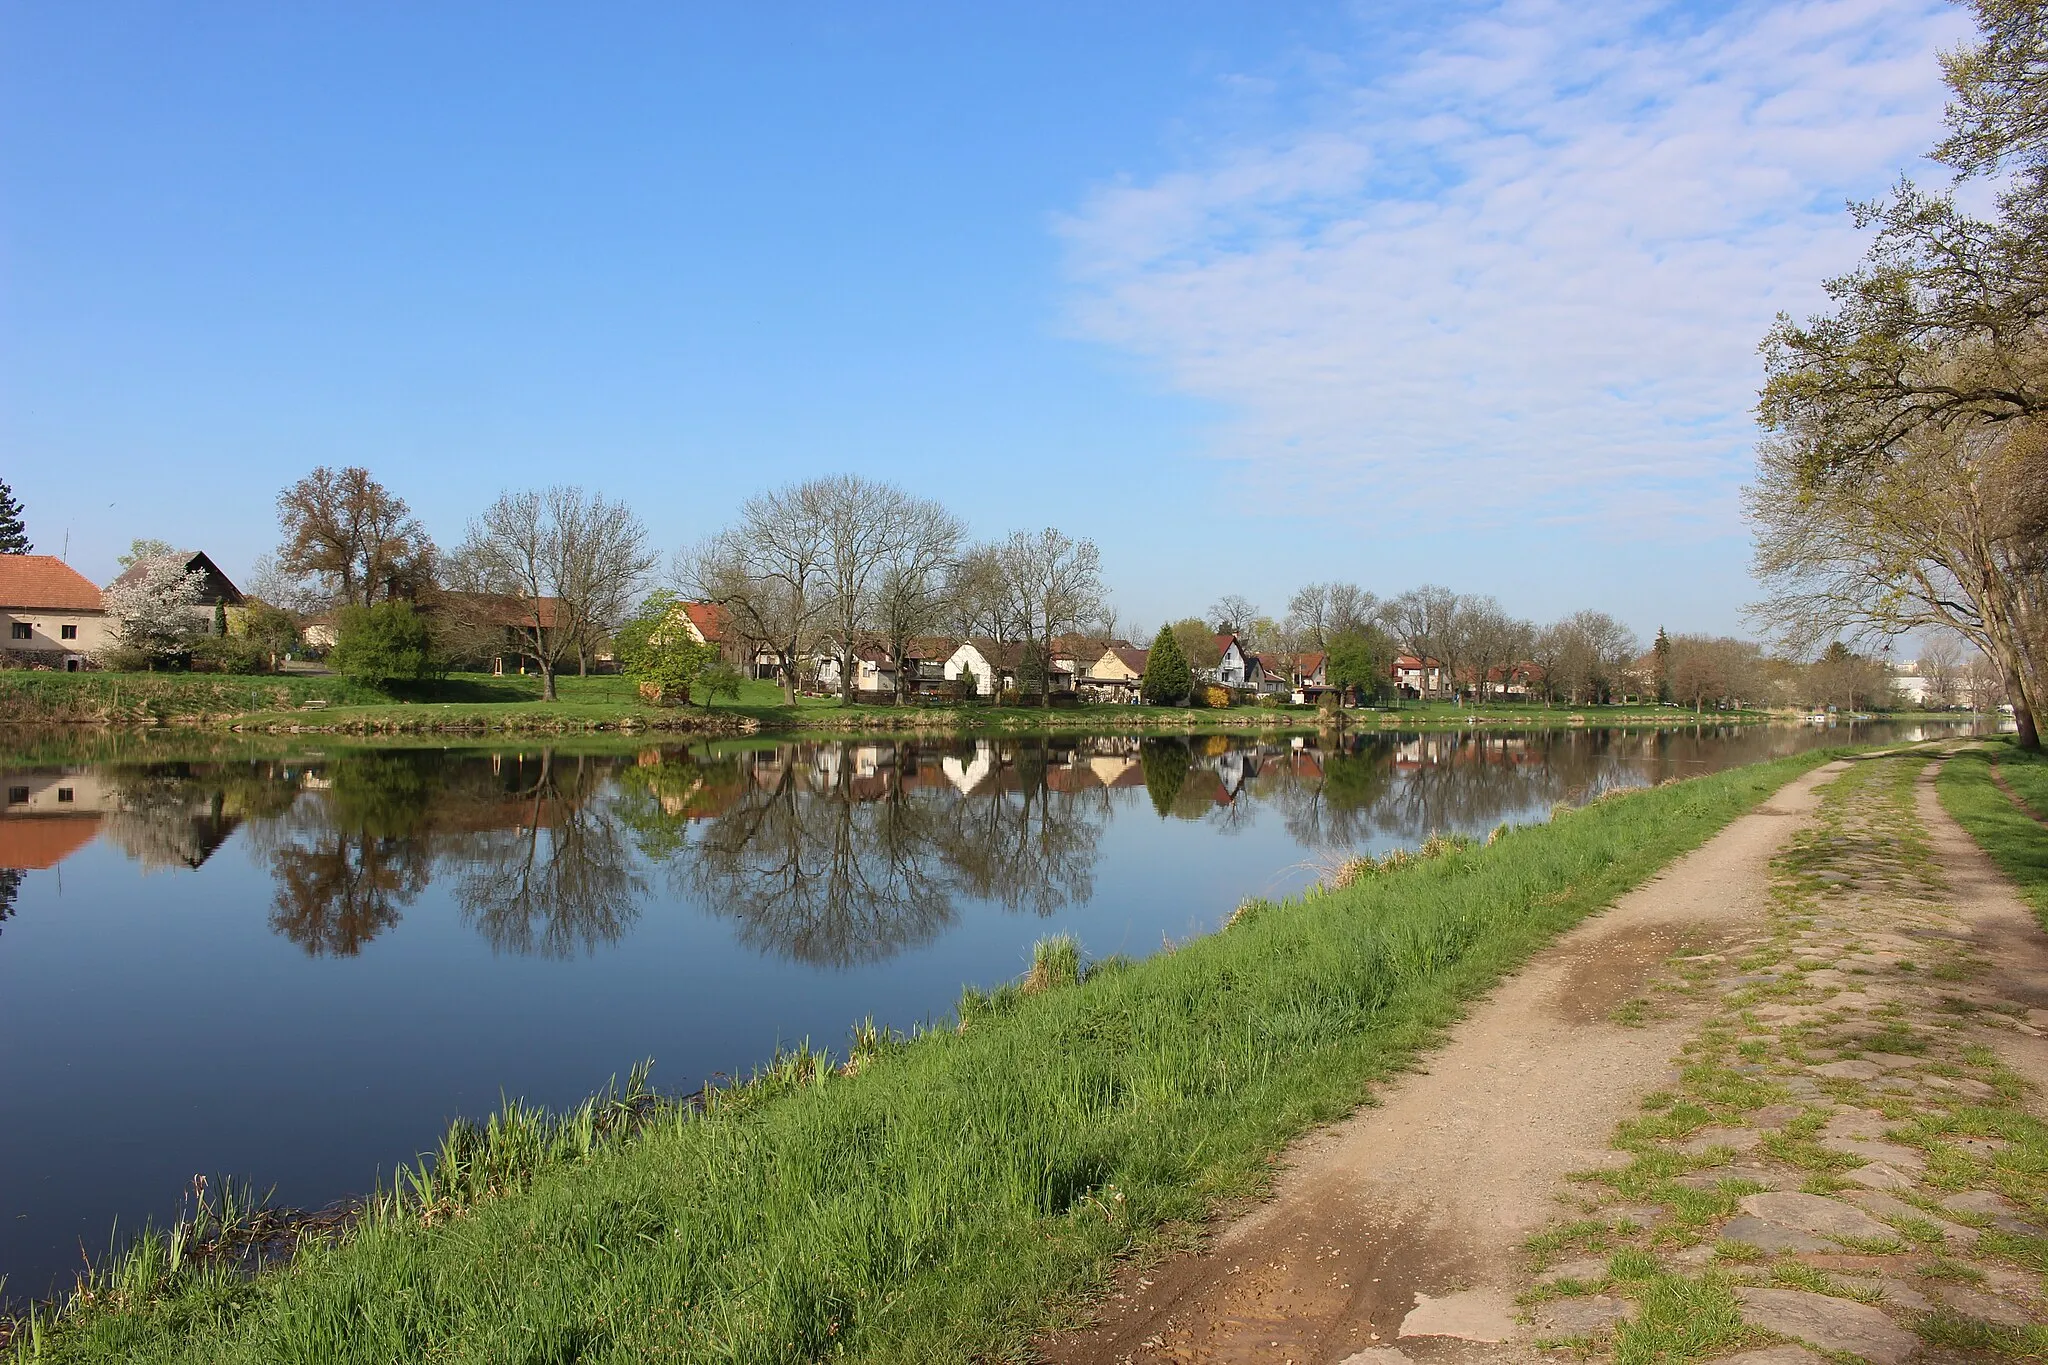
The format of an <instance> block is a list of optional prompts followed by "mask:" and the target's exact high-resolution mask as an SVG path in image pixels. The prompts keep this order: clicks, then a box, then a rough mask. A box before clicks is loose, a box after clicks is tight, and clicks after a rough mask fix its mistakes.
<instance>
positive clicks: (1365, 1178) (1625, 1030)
mask: <svg viewBox="0 0 2048 1365" xmlns="http://www.w3.org/2000/svg"><path fill="white" fill-rule="evenodd" d="M1844 768H1845V765H1843V764H1840V763H1837V764H1833V765H1830V766H1829V767H1826V768H1822V769H1820V770H1818V771H1816V772H1815V773H1812V774H1809V775H1807V776H1806V777H1804V778H1802V779H1799V780H1798V781H1795V782H1793V783H1792V784H1790V785H1789V786H1788V787H1786V788H1785V789H1784V790H1783V791H1781V792H1779V793H1778V794H1777V796H1776V797H1775V798H1773V800H1772V801H1771V802H1770V803H1769V804H1767V805H1765V806H1763V807H1760V808H1759V809H1757V810H1756V811H1754V812H1752V813H1750V814H1748V815H1746V816H1744V817H1742V818H1741V819H1739V820H1737V821H1736V822H1735V823H1734V824H1732V825H1730V826H1729V827H1728V828H1727V829H1726V830H1724V831H1722V833H1721V834H1719V835H1718V836H1716V837H1715V838H1714V839H1713V840H1712V841H1711V842H1709V843H1708V844H1707V845H1705V846H1704V847H1702V848H1701V849H1699V850H1697V851H1696V852H1694V853H1692V854H1690V855H1689V856H1687V857H1685V858H1684V859H1681V860H1680V861H1679V862H1677V863H1675V864H1673V865H1672V866H1671V867H1670V868H1668V869H1667V870H1666V871H1665V873H1664V874H1662V875H1661V876H1660V877H1658V878H1657V879H1656V880H1654V881H1652V882H1650V883H1648V884H1647V885H1645V886H1643V887H1640V888H1638V889H1637V890H1636V891H1634V892H1632V893H1630V894H1629V895H1627V896H1625V897H1623V898H1622V899H1621V900H1620V901H1619V902H1617V903H1616V905H1615V906H1614V907H1613V908H1612V909H1610V910H1609V911H1607V912H1606V913H1604V914H1602V915H1600V916H1599V917H1597V918H1596V919H1593V920H1590V921H1588V922H1587V923H1585V924H1583V925H1581V926H1580V927H1579V928H1578V929H1576V930H1574V931H1573V932H1572V933H1570V934H1569V935H1567V936H1566V937H1565V938H1563V939H1562V940H1560V941H1559V942H1558V943H1557V944H1556V945H1554V946H1553V947H1552V948H1551V949H1549V950H1547V951H1546V952H1544V953H1542V954H1541V955H1539V956H1538V957H1537V958H1536V959H1535V960H1534V961H1533V962H1532V963H1531V964H1530V965H1529V966H1528V967H1527V968H1526V969H1525V970H1523V971H1522V972H1521V973H1519V974H1518V975H1517V976H1515V977H1514V978H1513V979H1512V980H1510V981H1508V982H1506V983H1504V984H1503V985H1502V986H1501V987H1500V988H1499V989H1498V990H1497V991H1495V992H1494V993H1493V994H1492V995H1491V996H1490V997H1488V998H1487V999H1486V1000H1485V1001H1484V1002H1482V1003H1481V1004H1480V1005H1478V1006H1477V1007H1475V1008H1474V1010H1473V1012H1472V1014H1471V1015H1470V1016H1469V1017H1468V1018H1467V1019H1466V1020H1465V1021H1464V1022H1463V1023H1462V1024H1461V1025H1459V1026H1458V1028H1457V1029H1456V1030H1455V1031H1454V1033H1453V1035H1452V1037H1451V1039H1450V1040H1449V1042H1448V1043H1447V1045H1446V1046H1445V1047H1444V1048H1443V1049H1442V1050H1440V1051H1439V1052H1437V1053H1435V1054H1434V1055H1433V1056H1432V1057H1431V1058H1430V1059H1429V1062H1428V1070H1427V1071H1426V1072H1422V1073H1418V1074H1416V1075H1413V1076H1410V1077H1408V1078H1406V1079H1405V1080H1403V1081H1401V1082H1400V1083H1398V1084H1396V1085H1394V1086H1392V1087H1390V1088H1389V1089H1388V1090H1387V1091H1386V1092H1385V1093H1384V1094H1383V1095H1382V1096H1381V1097H1380V1101H1379V1103H1378V1104H1377V1105H1376V1106H1374V1107H1372V1108H1368V1109H1364V1110H1361V1111H1360V1112H1359V1113H1358V1114H1356V1115H1354V1116H1353V1117H1352V1118H1351V1119H1349V1120H1347V1121H1346V1122H1344V1123H1342V1124H1339V1125H1337V1126H1335V1127H1334V1128H1331V1129H1329V1130H1326V1131H1325V1132H1323V1133H1320V1134H1318V1135H1316V1136H1314V1137H1313V1138H1310V1139H1308V1140H1305V1141H1304V1142H1302V1143H1301V1144H1299V1145H1298V1146H1297V1147H1296V1148H1295V1149H1294V1150H1293V1151H1292V1152H1291V1153H1290V1155H1289V1162H1288V1166H1287V1169H1286V1172H1285V1174H1284V1175H1283V1176H1282V1178H1281V1180H1280V1182H1279V1186H1278V1189H1277V1191H1276V1193H1275V1196H1274V1197H1273V1198H1272V1199H1271V1200H1270V1201H1268V1202H1267V1203H1265V1204H1263V1205H1261V1206H1260V1207H1259V1208H1258V1209H1256V1210H1255V1211H1253V1212H1252V1213H1250V1214H1249V1215H1247V1216H1246V1217H1244V1218H1242V1219H1241V1220H1239V1221H1237V1222H1235V1223H1233V1224H1231V1225H1230V1226H1228V1227H1226V1228H1224V1229H1223V1230H1222V1231H1221V1232H1220V1233H1219V1234H1218V1235H1217V1236H1216V1237H1215V1239H1214V1240H1213V1242H1212V1244H1211V1245H1210V1247H1209V1248H1208V1249H1207V1250H1205V1251H1203V1252H1201V1253H1199V1254H1193V1255H1188V1256H1184V1257H1180V1258H1178V1259H1175V1260H1172V1261H1169V1262H1167V1263H1166V1264H1164V1265H1160V1266H1157V1267H1154V1268H1153V1269H1152V1270H1150V1271H1149V1272H1148V1273H1146V1274H1144V1275H1142V1276H1140V1275H1137V1274H1132V1275H1130V1276H1128V1277H1127V1279H1126V1282H1125V1283H1124V1284H1123V1285H1122V1286H1121V1292H1119V1293H1118V1294H1117V1295H1116V1296H1115V1297H1114V1298H1113V1299H1112V1300H1111V1302H1110V1303H1109V1304H1107V1305H1106V1306H1105V1308H1104V1310H1103V1314H1102V1318H1101V1320H1100V1322H1099V1323H1098V1324H1097V1325H1095V1326H1094V1327H1092V1328H1090V1329H1088V1330H1085V1331H1081V1332H1076V1333H1071V1334H1067V1335H1064V1336H1061V1337H1058V1338H1056V1339H1052V1340H1049V1341H1046V1342H1044V1343H1042V1349H1043V1350H1044V1353H1045V1356H1046V1358H1047V1359H1048V1360H1050V1361H1053V1362H1060V1363H1061V1365H1109V1363H1110V1362H1117V1363H1119V1365H1121V1362H1138V1361H1146V1362H1166V1361H1173V1362H1193V1361H1203V1362H1232V1361H1259V1362H1272V1363H1273V1365H1279V1363H1280V1362H1288V1361H1292V1362H1300V1363H1301V1365H1309V1363H1310V1362H1336V1361H1346V1360H1349V1359H1351V1358H1353V1357H1354V1356H1355V1355H1357V1354H1358V1353H1360V1352H1366V1351H1372V1350H1373V1348H1376V1347H1385V1346H1388V1345H1391V1343H1393V1342H1395V1341H1396V1340H1397V1339H1399V1338H1401V1337H1402V1333H1403V1329H1404V1326H1405V1328H1406V1329H1407V1332H1408V1333H1409V1336H1408V1337H1407V1338H1406V1339H1405V1340H1403V1344H1402V1349H1404V1350H1406V1351H1407V1352H1408V1353H1409V1354H1410V1356H1411V1357H1413V1358H1414V1359H1417V1360H1422V1359H1433V1360H1434V1359H1444V1360H1448V1359H1451V1358H1454V1357H1457V1356H1460V1355H1472V1354H1484V1355H1487V1356H1489V1357H1492V1358H1499V1357H1501V1356H1503V1355H1528V1354H1532V1351H1531V1350H1530V1348H1529V1347H1527V1346H1525V1345H1521V1344H1519V1343H1520V1342H1521V1341H1523V1340H1525V1339H1527V1338H1528V1336H1529V1329H1528V1328H1527V1327H1526V1326H1518V1325H1517V1323H1516V1321H1515V1318H1516V1316H1517V1314H1518V1313H1521V1312H1522V1310H1520V1309H1518V1307H1517V1305H1516V1302H1515V1298H1516V1296H1517V1294H1519V1293H1521V1292H1522V1291H1523V1289H1524V1287H1525V1286H1526V1285H1527V1283H1528V1282H1529V1258H1528V1256H1527V1255H1526V1254H1525V1253H1524V1252H1523V1251H1522V1250H1521V1248H1522V1246H1523V1244H1524V1243H1525V1242H1526V1241H1527V1240H1528V1239H1529V1238H1531V1237H1532V1236H1534V1235H1536V1234H1538V1233H1540V1232H1542V1231H1543V1230H1544V1229H1545V1228H1546V1227H1547V1226H1550V1225H1552V1224H1554V1223H1555V1221H1556V1220H1557V1218H1558V1216H1559V1209H1560V1204H1559V1199H1560V1194H1561V1192H1562V1191H1563V1190H1564V1189H1565V1188H1566V1177H1567V1176H1568V1175H1569V1174H1571V1173H1572V1172H1578V1171H1585V1170H1588V1169H1590V1168H1597V1167H1601V1166H1612V1165H1613V1164H1615V1162H1616V1161H1624V1162H1625V1161H1627V1160H1628V1159H1629V1158H1628V1154H1627V1153H1625V1152H1619V1151H1616V1150H1615V1149H1614V1148H1613V1146H1612V1145H1611V1139H1612V1135H1613V1133H1614V1129H1615V1126H1616V1124H1617V1123H1618V1122H1620V1121H1621V1120H1622V1119H1623V1118H1625V1117H1626V1116H1628V1115H1630V1114H1632V1113H1634V1112H1636V1106H1637V1103H1638V1101H1639V1100H1640V1098H1641V1097H1642V1096H1643V1095H1644V1094H1646V1093H1648V1092H1651V1091H1654V1090H1658V1089H1661V1088H1663V1087H1666V1086H1668V1085H1670V1084H1671V1083H1672V1082H1673V1081H1674V1080H1675V1078H1676V1075H1677V1072H1676V1069H1675V1068H1674V1065H1673V1061H1672V1059H1673V1057H1674V1055H1675V1054H1676V1053H1677V1052H1678V1051H1679V1049H1680V1046H1681V1045H1682V1044H1683V1043H1684V1042H1685V1040H1686V1039H1687V1037H1688V1035H1690V1034H1691V1033H1693V1032H1694V1031H1695V1030H1696V1029H1697V1028H1698V1026H1699V1025H1700V1023H1701V1021H1702V1020H1703V1019H1704V1018H1705V1017H1706V1015H1707V1013H1708V1012H1709V1010H1710V1009H1711V1008H1712V1007H1713V1005H1714V1003H1715V1002H1714V1001H1713V1000H1712V999H1711V998H1710V997H1708V996H1707V995H1705V994H1703V993H1701V990H1700V988H1699V986H1698V985H1694V986H1693V987H1691V988H1688V987H1687V983H1686V982H1685V981H1684V980H1682V979H1680V980H1667V981H1665V982H1664V983H1663V984H1664V986H1665V987H1666V988H1665V989H1660V990H1656V991H1649V989H1648V988H1649V987H1650V986H1651V983H1652V982H1653V980H1655V979H1656V978H1659V977H1660V976H1665V975H1667V973H1666V970H1665V964H1666V963H1667V962H1668V961H1669V960H1670V959H1672V958H1673V957H1674V956H1675V955H1676V956H1679V957H1681V958H1683V959H1689V962H1690V964H1691V968H1690V969H1691V971H1692V973H1693V974H1694V975H1695V976H1715V975H1722V974H1725V973H1726V972H1727V971H1728V970H1729V969H1728V968H1727V967H1726V965H1725V963H1726V959H1727V956H1728V954H1729V953H1730V952H1731V951H1734V950H1736V949H1737V948H1739V947H1740V946H1741V945H1742V944H1743V943H1744V942H1745V941H1753V940H1755V939H1756V937H1757V936H1758V935H1759V934H1760V933H1761V932H1762V931H1763V929H1764V926H1765V922H1766V918H1767V914H1768V911H1769V908H1770V905H1771V860H1772V857H1773V855H1774V854H1776V853H1777V851H1778V850H1779V848H1780V847H1781V846H1782V845H1784V844H1785V843H1786V841H1787V840H1788V839H1790V838H1791V837H1792V836H1793V834H1794V833H1795V832H1796V831H1797V830H1799V829H1800V828H1802V827H1803V826H1804V825H1805V824H1807V823H1808V822H1809V821H1810V819H1811V817H1812V816H1813V814H1814V812H1815V810H1816V808H1817V805H1818V798H1817V796H1816V789H1817V788H1818V787H1819V786H1820V784H1822V783H1825V782H1827V781H1828V780H1829V779H1830V778H1831V777H1833V776H1834V775H1836V774H1838V773H1840V772H1842V771H1843V770H1844ZM1645 1216H1646V1217H1647V1216H1649V1215H1648V1214H1647V1213H1646V1214H1645ZM1524 1316H1526V1314H1524ZM1416 1333H1427V1334H1428V1335H1422V1336H1418V1335H1415V1334H1416ZM1467 1339H1472V1340H1467ZM1485 1341H1494V1342H1502V1343H1505V1344H1501V1345H1491V1346H1488V1345H1480V1344H1478V1343H1479V1342H1485ZM1392 1355H1393V1352H1391V1351H1388V1352H1386V1353H1385V1357H1382V1356H1381V1355H1380V1353H1379V1352H1376V1351H1375V1352H1374V1353H1373V1354H1368V1355H1366V1356H1365V1360H1366V1361H1374V1360H1376V1359H1382V1358H1391V1357H1392Z"/></svg>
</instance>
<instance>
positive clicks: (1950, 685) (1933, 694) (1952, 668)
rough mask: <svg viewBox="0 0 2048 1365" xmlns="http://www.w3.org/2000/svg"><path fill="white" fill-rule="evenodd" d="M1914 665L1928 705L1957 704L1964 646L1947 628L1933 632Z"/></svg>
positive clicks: (1925, 640) (1960, 687)
mask: <svg viewBox="0 0 2048 1365" xmlns="http://www.w3.org/2000/svg"><path fill="white" fill-rule="evenodd" d="M1914 667H1915V669H1916V671H1917V672H1918V673H1919V675H1920V681H1921V684H1922V690H1921V696H1922V698H1923V703H1924V704H1926V705H1930V706H1937V707H1949V706H1954V705H1955V704H1956V701H1957V699H1958V697H1959V695H1960V694H1961V692H1962V670H1963V649H1962V646H1961V645H1960V644H1959V643H1957V641H1956V637H1955V636H1953V635H1951V634H1949V633H1948V632H1946V631H1936V632H1933V633H1931V634H1929V635H1928V636H1927V637H1926V638H1925V639H1924V640H1923V641H1922V642H1921V645H1920V658H1919V659H1918V661H1917V662H1916V663H1915V665H1914Z"/></svg>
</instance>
